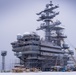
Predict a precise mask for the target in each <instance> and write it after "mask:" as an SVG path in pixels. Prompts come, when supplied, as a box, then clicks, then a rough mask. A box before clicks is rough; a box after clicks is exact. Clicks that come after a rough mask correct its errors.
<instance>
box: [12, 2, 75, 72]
mask: <svg viewBox="0 0 76 75" xmlns="http://www.w3.org/2000/svg"><path fill="white" fill-rule="evenodd" d="M57 8H59V6H58V5H55V6H54V5H53V3H52V1H50V3H49V4H46V8H45V9H44V10H43V11H41V12H39V13H37V15H38V16H39V19H38V20H37V21H42V22H43V23H41V25H40V27H39V28H37V30H44V31H45V39H41V38H40V36H39V35H38V34H36V33H35V32H32V33H27V32H26V33H25V34H23V36H22V35H20V34H18V35H17V41H15V42H12V43H11V45H12V47H13V49H12V51H14V52H15V55H16V56H17V57H18V58H19V59H20V65H23V66H24V67H25V68H39V69H41V70H42V71H45V70H47V69H48V70H49V69H50V68H51V67H53V66H67V65H68V64H70V63H69V61H71V59H70V55H73V54H74V52H73V51H72V50H69V51H68V49H69V46H68V44H66V42H65V40H64V39H65V38H67V36H65V35H64V33H63V30H64V28H63V27H62V25H61V22H60V21H59V20H56V21H55V22H54V21H53V19H54V17H55V16H57V15H59V12H55V11H54V10H55V9H57Z"/></svg>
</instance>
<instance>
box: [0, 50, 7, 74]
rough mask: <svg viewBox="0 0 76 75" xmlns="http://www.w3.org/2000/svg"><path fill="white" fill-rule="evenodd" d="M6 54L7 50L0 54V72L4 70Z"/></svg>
mask: <svg viewBox="0 0 76 75" xmlns="http://www.w3.org/2000/svg"><path fill="white" fill-rule="evenodd" d="M6 55H7V51H2V52H1V56H2V72H4V71H5V56H6Z"/></svg>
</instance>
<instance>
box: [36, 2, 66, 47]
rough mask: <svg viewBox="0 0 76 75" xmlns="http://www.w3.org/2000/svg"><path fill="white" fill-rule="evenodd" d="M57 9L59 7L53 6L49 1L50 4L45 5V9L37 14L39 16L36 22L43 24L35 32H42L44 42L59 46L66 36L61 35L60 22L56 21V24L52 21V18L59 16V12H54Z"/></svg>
mask: <svg viewBox="0 0 76 75" xmlns="http://www.w3.org/2000/svg"><path fill="white" fill-rule="evenodd" d="M57 8H59V6H58V5H56V6H54V5H53V4H52V1H50V4H46V8H45V9H44V10H43V11H41V12H39V13H37V15H40V17H39V19H38V20H37V21H43V22H44V23H42V24H41V26H40V27H39V28H38V29H37V30H44V31H45V40H46V41H50V42H54V43H55V44H57V45H59V46H60V45H61V41H63V40H64V38H66V36H64V35H63V33H62V30H63V29H64V28H63V27H60V24H61V22H60V21H58V20H57V21H56V22H54V21H53V18H54V17H56V16H57V15H59V12H55V11H54V10H55V9H57Z"/></svg>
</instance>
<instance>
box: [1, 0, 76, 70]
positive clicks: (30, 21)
mask: <svg viewBox="0 0 76 75" xmlns="http://www.w3.org/2000/svg"><path fill="white" fill-rule="evenodd" d="M49 1H50V0H0V53H1V51H2V50H6V51H8V52H7V56H6V68H7V69H9V68H11V65H12V63H14V62H16V58H15V56H14V53H13V52H12V47H11V45H10V43H11V42H13V41H15V40H16V35H17V34H18V33H21V34H22V35H23V33H24V32H31V31H36V28H37V27H39V25H40V23H38V22H37V21H36V20H37V19H38V16H37V15H36V13H37V12H40V11H41V10H43V9H44V8H45V5H46V4H47V3H49ZM52 1H53V3H54V4H59V6H60V8H58V9H57V11H60V15H59V16H57V17H56V18H55V19H58V20H60V21H61V22H62V25H63V26H64V27H65V34H66V35H67V37H68V39H67V42H69V41H70V43H71V44H73V46H74V47H76V14H75V13H76V0H52ZM37 33H38V34H39V35H41V37H43V36H44V34H43V32H42V31H38V32H37ZM68 40H69V41H68ZM1 63H2V61H1V57H0V68H1Z"/></svg>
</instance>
